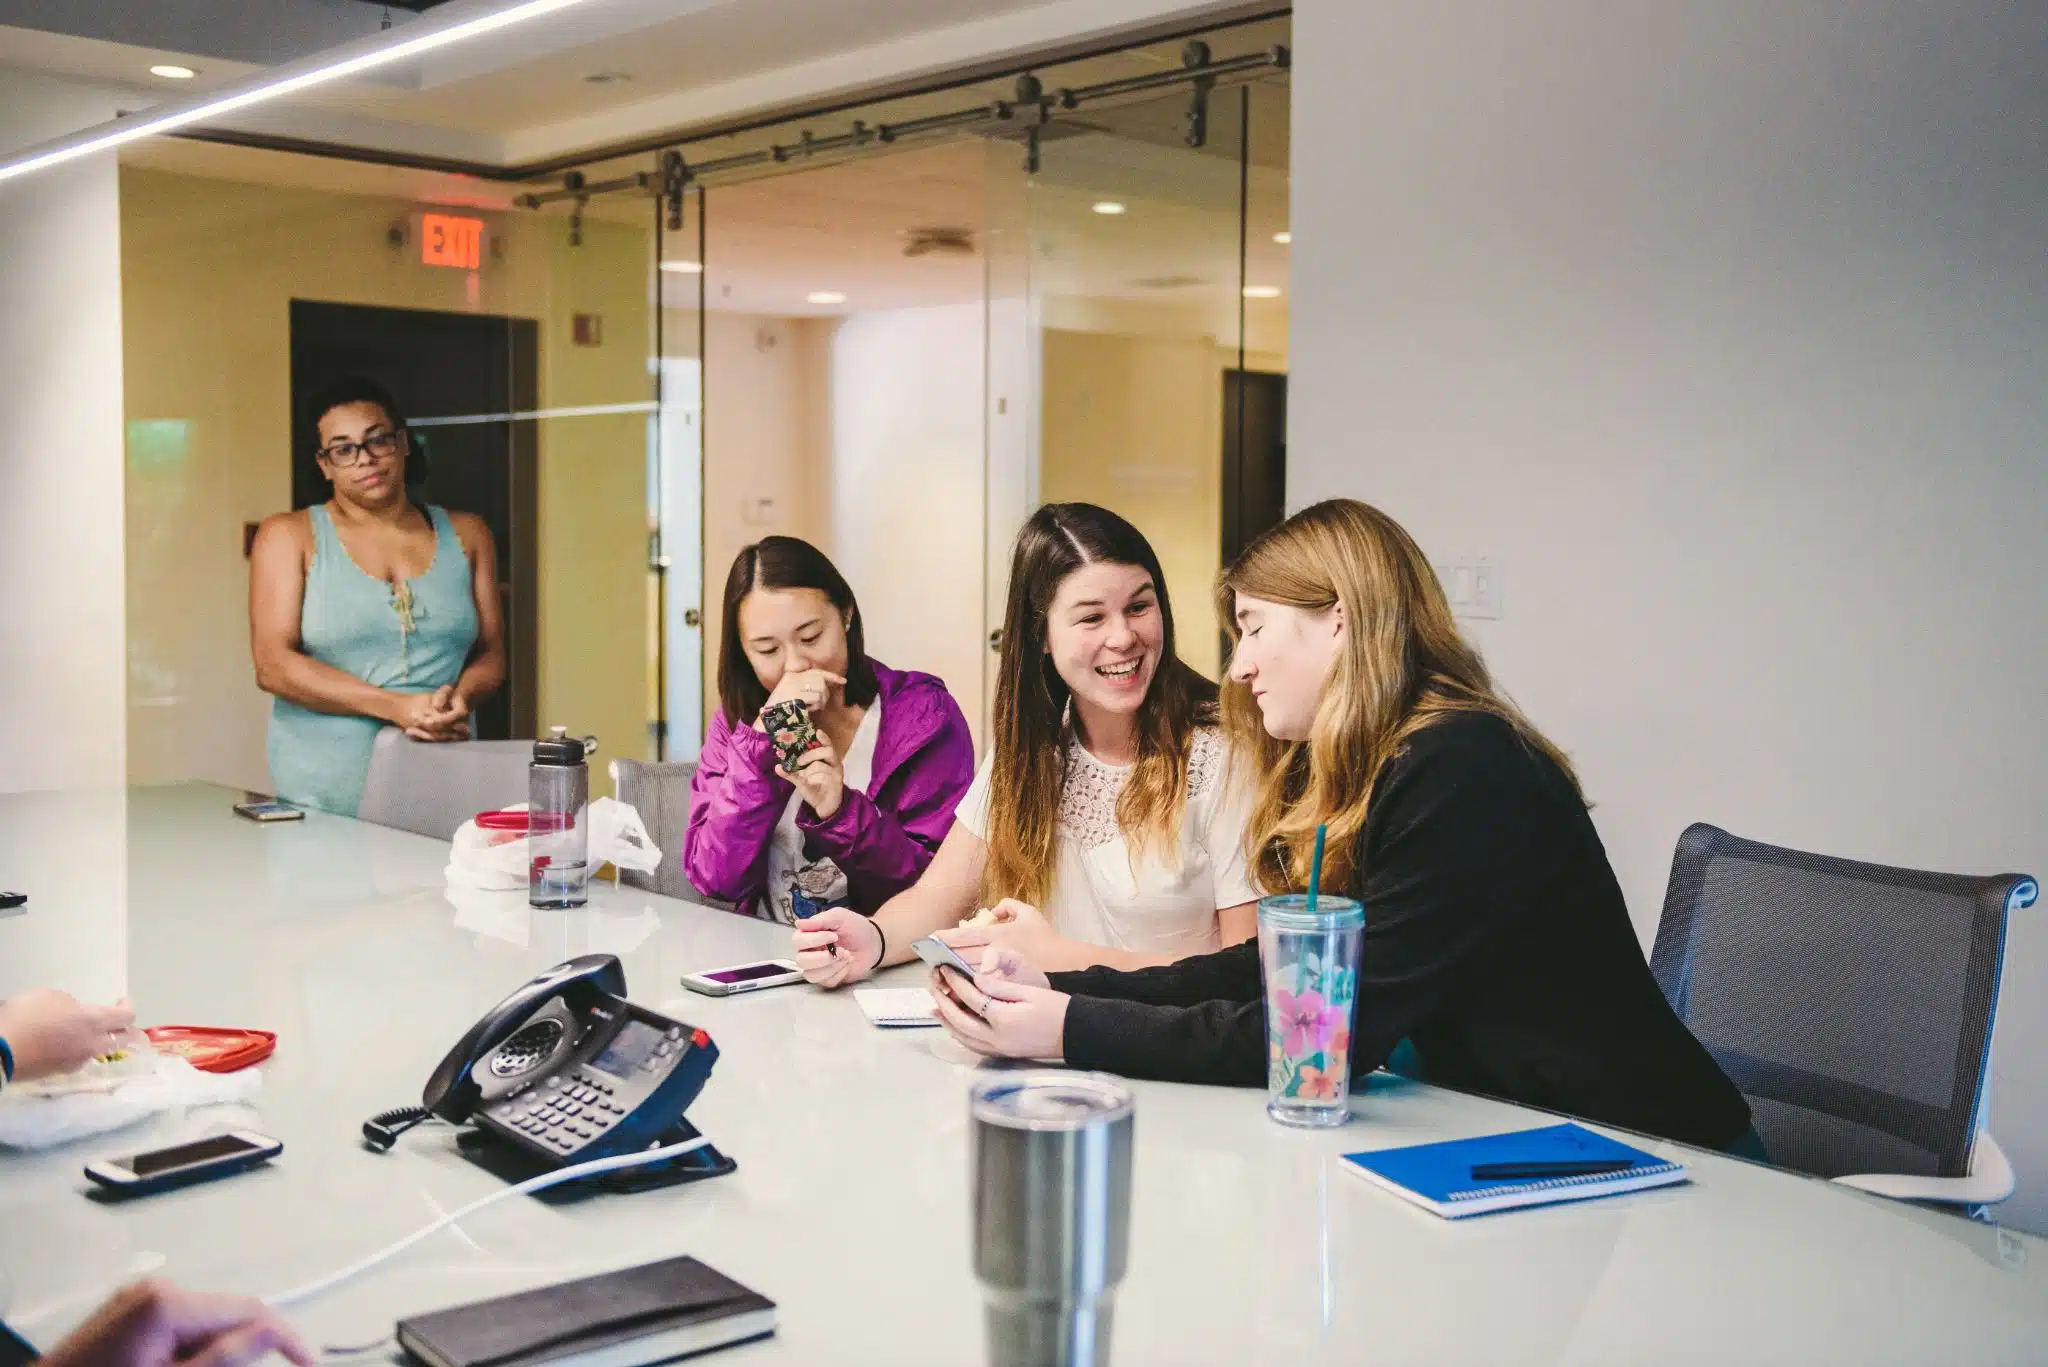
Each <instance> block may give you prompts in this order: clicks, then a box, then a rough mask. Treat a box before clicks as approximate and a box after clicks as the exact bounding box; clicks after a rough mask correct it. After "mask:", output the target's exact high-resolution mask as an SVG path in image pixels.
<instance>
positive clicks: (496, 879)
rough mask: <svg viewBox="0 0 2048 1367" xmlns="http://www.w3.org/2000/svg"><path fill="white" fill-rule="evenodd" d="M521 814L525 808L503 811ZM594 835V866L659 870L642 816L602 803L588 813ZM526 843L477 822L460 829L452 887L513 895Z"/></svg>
mask: <svg viewBox="0 0 2048 1367" xmlns="http://www.w3.org/2000/svg"><path fill="white" fill-rule="evenodd" d="M505 810H506V811H508V812H523V811H525V810H526V804H525V803H523V802H522V803H520V804H519V805H518V806H516V807H507V808H505ZM583 819H584V821H585V822H586V823H587V825H588V828H589V831H590V863H591V867H592V868H595V867H597V866H598V865H600V864H613V865H616V866H618V867H619V868H622V869H632V870H634V871H635V872H636V873H647V872H650V871H652V870H654V869H657V868H660V867H661V851H660V850H659V849H658V848H656V846H655V844H654V842H653V841H652V840H651V839H649V838H648V835H647V826H646V824H645V823H643V822H642V821H641V820H640V813H639V812H637V811H635V810H634V809H633V808H632V806H631V805H630V804H628V803H624V802H620V801H619V800H618V799H617V798H610V797H601V798H599V799H597V801H595V802H593V803H591V804H590V807H589V809H588V810H587V811H586V812H585V813H584V816H583ZM527 859H528V856H527V848H526V837H525V836H523V835H519V834H516V833H514V832H512V831H487V830H482V829H480V828H479V827H478V826H477V824H476V822H475V821H465V822H463V823H462V825H461V826H459V827H457V828H456V831H455V840H454V842H453V845H452V847H451V848H450V850H449V852H448V873H447V878H448V886H449V887H451V888H467V889H472V890H474V891H478V892H511V891H513V890H514V889H518V888H524V887H525V886H526V880H527Z"/></svg>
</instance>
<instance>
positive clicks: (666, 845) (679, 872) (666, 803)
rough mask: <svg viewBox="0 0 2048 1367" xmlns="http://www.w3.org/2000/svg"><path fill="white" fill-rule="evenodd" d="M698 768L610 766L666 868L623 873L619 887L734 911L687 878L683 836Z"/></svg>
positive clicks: (631, 762) (619, 762) (624, 762)
mask: <svg viewBox="0 0 2048 1367" xmlns="http://www.w3.org/2000/svg"><path fill="white" fill-rule="evenodd" d="M696 773H697V766H696V764H695V763H694V762H689V761H686V762H682V763H673V764H650V763H647V762H645V761H643V760H637V759H615V760H613V761H612V763H611V774H612V786H613V787H614V788H615V789H616V790H617V792H618V795H619V801H621V802H623V803H625V804H626V805H627V806H629V807H631V808H632V809H633V810H634V811H636V812H638V813H640V824H642V825H643V826H645V827H647V835H648V838H649V839H651V840H653V841H654V843H655V845H656V846H657V847H659V848H660V850H661V866H660V867H659V868H657V869H656V870H655V871H654V872H652V873H635V872H634V871H633V870H631V869H621V870H619V881H620V882H622V883H624V884H625V885H626V886H627V887H629V888H640V889H642V890H644V891H647V892H658V893H661V894H662V895H663V896H665V897H679V898H681V899H683V900H684V901H686V902H696V903H699V904H700V905H703V906H708V907H723V908H725V909H726V910H728V911H729V910H731V909H732V903H730V902H723V901H720V900H719V899H718V898H716V897H706V896H705V895H704V894H703V893H701V892H699V891H697V889H696V887H695V886H693V885H692V884H691V882H690V880H689V879H688V878H687V877H685V876H684V875H683V832H685V831H687V830H688V829H689V828H690V780H691V779H692V778H693V777H695V775H696Z"/></svg>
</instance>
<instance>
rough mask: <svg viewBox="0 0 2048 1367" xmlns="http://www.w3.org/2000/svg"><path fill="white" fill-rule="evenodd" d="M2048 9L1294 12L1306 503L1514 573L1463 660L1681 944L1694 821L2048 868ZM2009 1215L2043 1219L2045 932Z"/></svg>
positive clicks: (1882, 2) (2004, 1028)
mask: <svg viewBox="0 0 2048 1367" xmlns="http://www.w3.org/2000/svg"><path fill="white" fill-rule="evenodd" d="M2040 20H2041V10H2040V7H2039V5H2038V3H2032V2H2031V0H1940V2H1939V3H1927V0H1864V2H1863V3H1855V4H1848V3H1820V2H1818V0H1740V2H1739V3H1733V4H1730V3H1724V2H1722V0H1712V2H1710V0H1685V2H1684V3H1670V4H1662V5H1616V4H1611V3H1604V2H1603V0H1552V3H1549V4H1545V5H1542V6H1535V7H1518V6H1501V5H1496V4H1490V3H1482V2H1481V0H1449V2H1448V3H1441V4H1436V5H1428V6H1420V5H1359V4H1357V3H1355V0H1302V3H1300V4H1299V5H1298V7H1297V9H1296V11H1295V25H1296V30H1295V52H1296V54H1297V58H1296V67H1295V73H1294V119H1295V124H1294V139H1293V145H1294V155H1295V167H1294V182H1293V194H1294V202H1293V213H1294V222H1293V228H1294V241H1295V247H1294V253H1295V256H1294V261H1295V272H1296V274H1295V280H1294V290H1293V296H1294V334H1293V339H1292V352H1293V361H1294V390H1293V396H1292V401H1291V402H1292V409H1291V413H1292V430H1291V432H1290V443H1289V451H1290V466H1289V472H1288V491H1289V495H1290V502H1291V504H1292V505H1293V506H1296V507H1299V506H1301V505H1302V504H1305V503H1307V502H1310V501H1313V500H1315V499H1318V498H1322V497H1326V496H1329V495H1335V494H1346V495H1352V496H1356V497H1361V498H1365V499H1369V500H1371V501H1373V502H1375V503H1377V504H1379V505H1380V506H1382V507H1384V508H1385V509H1387V511H1389V512H1390V513H1392V514H1393V515H1394V516H1396V517H1398V518H1399V519H1401V520H1402V521H1403V522H1404V523H1405V524H1406V525H1407V526H1408V527H1409V528H1410V529H1411V530H1412V531H1413V532H1414V533H1415V534H1416V536H1417V537H1418V538H1419V539H1420V540H1421V542H1422V544H1423V546H1424V547H1425V549H1427V550H1429V551H1430V552H1431V553H1432V554H1436V555H1442V554H1451V553H1465V554H1491V555H1495V556H1498V557H1500V558H1501V559H1502V560H1503V562H1504V565H1505V573H1506V577H1505V581H1504V582H1505V600H1506V612H1505V616H1504V618H1503V619H1502V620H1500V621H1498V622H1490V623H1484V624H1479V625H1478V626H1477V627H1476V628H1475V629H1474V631H1473V635H1474V636H1475V637H1476V638H1477V639H1478V641H1479V642H1480V644H1481V645H1482V646H1483V647H1484V649H1485V651H1486V654H1487V656H1488V658H1489V660H1490V661H1491V662H1492V663H1493V665H1494V666H1495V668H1496V670H1497V671H1498V673H1499V675H1500V676H1501V678H1502V680H1503V681H1504V682H1505V684H1506V686H1507V687H1508V688H1509V689H1510V690H1511V691H1512V692H1513V693H1514V694H1515V695H1516V697H1517V698H1518V699H1519V700H1520V701H1521V702H1522V703H1523V705H1524V706H1525V707H1526V708H1527V709H1528V711H1529V712H1530V713H1531V715H1532V716H1533V717H1534V718H1535V719H1536V721H1537V722H1538V724H1540V725H1541V726H1543V727H1544V728H1545V729H1546V730H1547V731H1549V732H1550V733H1551V734H1552V735H1553V736H1554V737H1555V738H1556V739H1557V740H1558V741H1559V742H1560V743H1561V744H1563V745H1564V746H1565V747H1566V748H1567V749H1568V750H1569V751H1571V752H1572V754H1573V755H1574V757H1575V758H1576V759H1577V761H1578V762H1579V764H1580V766H1581V767H1582V770H1583V774H1584V778H1585V780H1586V784H1587V787H1588V790H1589V792H1590V794H1591V796H1592V797H1593V798H1594V799H1595V800H1596V802H1597V803H1598V807H1597V808H1596V810H1595V812H1594V817H1595V820H1596V821H1597V822H1598V823H1599V826H1600V829H1601V833H1602V835H1603V837H1604V838H1605V840H1606V842H1607V846H1608V850H1609V852H1610V854H1611V855H1612V857H1613V860H1614V863H1615V866H1616V869H1617V870H1618V871H1619V873H1620V875H1621V878H1622V882H1623V885H1624V887H1625V888H1626V890H1627V893H1628V898H1629V903H1630V907H1631V910H1632V912H1633V914H1634V917H1635V919H1636V923H1637V927H1638V930H1639V931H1640V932H1641V934H1642V935H1643V937H1644V940H1645V943H1647V942H1648V940H1649V937H1650V936H1651V935H1652V933H1653V931H1654V927H1655V922H1656V919H1657V916H1658V913H1659V911H1660V908H1661V900H1662V894H1663V886H1664V880H1665V876H1666V873H1667V872H1668V867H1669V861H1670V856H1671V850H1672V846H1673V843H1674V841H1675V840H1676V838H1677V836H1678V834H1679V832H1680V830H1682V829H1683V828H1684V826H1685V825H1686V824H1687V823H1688V822H1691V821H1694V820H1708V821H1712V822H1715V823H1716V824H1719V825H1722V826H1725V827H1727V828H1729V829H1731V830H1733V831H1735V832H1737V833H1738V834H1742V835H1747V836H1752V837H1755V838H1758V839H1762V840H1767V841H1771V842H1774V843H1780V844H1785V845H1792V846H1797V847H1802V848H1806V849H1812V850H1819V851H1825V852H1828V853H1832V854H1839V855H1847V856H1853V857H1858V858H1865V859H1874V860H1880V861H1885V862H1891V863H1898V864H1905V865H1911V866H1919V867H1926V868H1933V869H1943V870H1957V871H1971V872H1996V871H2000V870H2008V869H2022V870H2025V871H2028V872H2033V873H2048V822H2044V821H2043V819H2042V810H2043V804H2042V799H2041V784H2042V781H2043V776H2044V774H2048V723H2044V720H2043V699H2044V697H2048V686H2044V680H2048V631H2044V624H2048V576H2044V572H2043V571H2044V566H2043V555H2042V550H2041V547H2042V537H2043V534H2044V528H2048V449H2044V447H2048V227H2044V225H2048V103H2044V96H2043V91H2044V89H2048V86H2044V84H2043V81H2042V67H2041V52H2042V47H2041V41H2042V29H2041V23H2040ZM1998 1050H1999V1052H1998V1056H1997V1071H1996V1074H1995V1077H1996V1084H1995V1085H1996V1099H1995V1103H1994V1104H1995V1115H1994V1118H1995V1119H1996V1120H1997V1121H1998V1128H1999V1131H2000V1136H2001V1139H2002V1140H2003V1142H2004V1143H2005V1145H2006V1147H2007V1149H2008V1150H2009V1151H2010V1152H2012V1153H2013V1156H2014V1158H2015V1160H2016V1162H2017V1163H2018V1164H2019V1166H2020V1168H2021V1182H2022V1189H2021V1194H2020V1196H2019V1198H2018V1199H2017V1201H2016V1202H2014V1203H2013V1204H2011V1205H2009V1206H2008V1207H2006V1210H2005V1214H2006V1217H2007V1218H2010V1219H2013V1220H2014V1221H2015V1222H2016V1223H2020V1224H2022V1225H2031V1226H2032V1227H2034V1228H2048V906H2037V907H2035V908H2034V909H2033V910H2032V911H2030V912H2023V913H2021V914H2020V915H2019V916H2018V917H2017V918H2016V921H2015V924H2014V926H2013V929H2012V935H2011V939H2010V942H2009V946H2008V959H2007V970H2006V978H2005V987H2004V995H2003V998H2002V1002H2001V1018H2000V1027H1999V1040H1998Z"/></svg>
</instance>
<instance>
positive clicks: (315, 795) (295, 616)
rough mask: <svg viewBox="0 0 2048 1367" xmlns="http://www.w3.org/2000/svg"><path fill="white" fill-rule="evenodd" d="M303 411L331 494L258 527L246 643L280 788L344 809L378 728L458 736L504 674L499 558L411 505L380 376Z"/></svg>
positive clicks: (312, 803) (459, 518) (348, 811)
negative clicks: (267, 698)
mask: <svg viewBox="0 0 2048 1367" xmlns="http://www.w3.org/2000/svg"><path fill="white" fill-rule="evenodd" d="M309 413H310V416H311V417H312V419H313V425H314V429H315V431H316V433H317V434H318V440H319V445H318V448H317V449H316V450H315V452H314V459H315V460H316V461H317V462H318V463H319V467H320V473H321V474H322V475H324V476H325V477H326V478H327V481H328V483H329V484H331V485H332V486H333V496H332V497H331V498H329V499H328V501H327V502H325V503H323V504H319V505H317V506H315V507H312V508H305V509H301V510H299V511H296V512H290V513H278V514H276V515H275V516H273V517H269V518H265V519H264V521H263V525H262V526H261V527H260V528H258V529H257V532H256V541H255V545H254V546H253V548H252V549H251V551H250V567H249V640H250V653H251V654H252V655H253V656H254V658H255V663H256V685H257V687H259V688H261V689H262V690H263V691H264V692H266V693H269V694H271V695H273V697H274V698H275V700H276V701H275V702H273V703H272V705H271V712H270V778H271V784H272V786H273V787H274V788H275V789H276V790H277V795H278V796H279V797H281V798H283V799H285V800H286V801H288V802H296V803H299V804H300V805H302V806H307V807H317V808H320V809H321V810H323V811H329V812H337V813H339V814H341V815H343V816H354V815H355V811H356V804H357V803H358V802H359V801H360V800H361V799H362V795H363V778H364V776H365V775H366V774H367V773H368V772H369V767H370V749H371V746H372V745H373V744H374V743H375V742H376V739H377V733H378V731H380V730H381V729H383V728H384V727H386V726H396V727H401V728H403V729H404V731H405V733H406V734H407V735H408V736H411V737H412V738H413V739H414V740H420V741H448V740H466V739H468V737H469V714H470V709H471V707H472V706H474V705H475V703H476V702H477V701H478V700H479V699H481V698H484V697H486V696H488V695H489V694H491V693H493V692H495V691H496V690H497V689H498V687H499V685H500V684H502V683H503V682H504V680H505V633H504V627H503V623H502V619H501V614H500V612H499V605H498V553H497V547H496V546H495V545H494V544H493V543H492V541H491V533H490V529H489V528H488V527H486V526H485V525H484V522H483V519H481V518H479V517H477V516H475V515H474V514H472V513H450V512H447V511H446V510H444V509H442V508H438V507H431V506H425V505H422V504H418V503H415V502H413V500H412V498H411V496H410V492H409V491H408V489H407V487H406V484H407V480H406V474H407V470H406V467H407V462H408V459H409V458H410V456H411V455H412V446H411V441H410V439H409V437H408V435H407V432H406V427H405V418H404V415H403V414H402V413H400V412H399V409H398V405H397V404H396V403H395V402H393V400H392V398H391V396H390V395H389V394H388V393H386V392H385V391H384V390H383V389H382V388H381V387H380V386H378V385H377V384H375V383H373V382H372V381H369V380H365V379H360V378H351V379H345V380H341V381H339V382H337V383H336V384H334V385H332V386H330V387H329V388H328V389H326V390H324V391H322V392H321V393H320V394H318V395H316V396H315V398H314V400H313V402H312V404H311V406H310V408H309Z"/></svg>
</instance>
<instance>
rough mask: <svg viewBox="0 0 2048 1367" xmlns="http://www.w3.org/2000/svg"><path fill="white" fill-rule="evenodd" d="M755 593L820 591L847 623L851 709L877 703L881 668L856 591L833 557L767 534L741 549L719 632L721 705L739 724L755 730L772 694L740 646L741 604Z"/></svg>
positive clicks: (728, 717)
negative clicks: (871, 654) (872, 654)
mask: <svg viewBox="0 0 2048 1367" xmlns="http://www.w3.org/2000/svg"><path fill="white" fill-rule="evenodd" d="M755 589H816V590H817V591H818V592H819V593H822V594H824V595H825V597H826V599H827V600H828V601H829V602H830V603H831V604H832V606H833V607H835V608H837V609H838V610H839V612H840V613H841V615H842V616H844V617H845V619H846V688H845V690H844V691H845V694H846V705H847V706H848V707H866V706H867V705H868V704H869V703H871V702H873V701H874V700H875V692H876V688H877V681H876V679H875V667H874V665H873V664H871V663H870V662H869V661H868V651H867V633H866V631H865V630H863V629H862V627H861V620H860V605H859V604H858V603H856V602H854V601H853V587H852V586H851V585H850V584H848V583H847V582H846V576H845V575H843V574H841V573H840V572H839V567H838V566H837V565H834V564H833V563H832V560H831V557H829V556H827V555H826V554H825V553H824V552H823V551H821V550H819V549H818V548H817V547H816V546H813V545H812V544H811V543H810V542H808V541H805V540H803V539H802V538H800V537H794V536H764V537H762V538H761V539H760V540H759V541H756V542H755V543H754V544H753V545H751V546H742V547H740V553H739V554H738V555H736V556H734V557H733V560H732V569H731V570H729V571H728V572H727V573H726V576H725V623H724V626H723V628H722V629H721V630H720V632H719V634H718V706H719V708H720V710H722V711H723V712H724V713H725V719H726V720H727V721H728V722H731V723H732V724H733V725H734V726H750V725H752V724H753V721H754V718H755V717H756V716H758V715H759V714H760V711H761V709H762V708H764V707H766V706H767V705H768V690H767V689H766V688H763V687H762V686H761V676H760V675H758V674H756V673H755V672H754V662H753V661H752V660H749V659H748V658H747V651H746V647H745V646H743V645H741V644H740V604H741V603H744V602H746V601H747V595H748V594H750V593H752V592H753V591H754V590H755Z"/></svg>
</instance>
